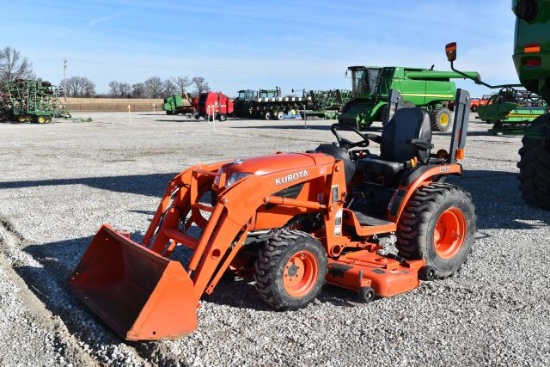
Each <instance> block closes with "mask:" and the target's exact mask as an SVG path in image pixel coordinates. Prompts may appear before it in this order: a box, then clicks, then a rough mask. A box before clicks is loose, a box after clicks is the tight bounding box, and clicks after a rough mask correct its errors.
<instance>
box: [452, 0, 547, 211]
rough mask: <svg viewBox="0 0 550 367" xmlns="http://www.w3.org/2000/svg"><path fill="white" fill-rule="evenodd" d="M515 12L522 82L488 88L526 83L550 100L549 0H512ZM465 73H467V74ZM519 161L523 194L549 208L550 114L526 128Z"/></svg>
mask: <svg viewBox="0 0 550 367" xmlns="http://www.w3.org/2000/svg"><path fill="white" fill-rule="evenodd" d="M512 11H513V12H514V14H515V15H516V22H515V25H514V30H515V34H514V54H513V56H512V59H513V60H514V65H515V67H516V72H517V75H518V77H519V81H520V83H521V84H505V85H495V86H493V85H489V84H487V83H484V82H482V81H481V80H474V81H475V82H476V83H478V84H482V85H484V86H486V87H489V88H500V89H501V90H502V88H505V89H506V88H514V87H517V86H520V85H521V86H523V87H524V88H525V89H527V90H528V91H529V92H532V93H536V94H537V95H539V96H540V97H541V98H542V100H543V101H544V102H545V103H546V105H548V104H550V0H512ZM445 52H446V54H447V58H448V60H449V61H450V63H451V69H452V70H454V71H456V72H459V73H461V74H464V73H462V72H460V71H458V70H456V69H455V68H454V66H453V63H454V61H455V60H456V56H457V45H456V42H452V43H449V44H447V45H446V46H445ZM464 75H465V74H464ZM522 144H523V146H522V147H521V148H520V149H519V152H518V153H519V155H520V161H519V162H518V168H519V180H520V190H521V196H522V198H523V199H524V200H525V202H526V203H527V204H529V205H531V206H533V207H536V208H541V209H545V210H550V114H549V113H543V114H542V115H540V116H538V117H537V118H535V119H534V120H533V121H532V122H531V123H530V124H529V126H528V127H527V128H526V129H525V133H524V136H523V139H522Z"/></svg>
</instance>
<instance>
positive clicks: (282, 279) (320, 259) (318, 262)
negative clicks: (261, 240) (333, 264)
mask: <svg viewBox="0 0 550 367" xmlns="http://www.w3.org/2000/svg"><path fill="white" fill-rule="evenodd" d="M326 274H327V258H326V255H325V251H324V250H323V248H322V247H321V244H320V243H319V241H317V240H316V239H314V238H313V237H311V236H310V235H308V234H307V233H305V232H301V231H294V230H281V231H279V232H277V233H276V234H275V235H274V236H273V237H271V238H270V239H269V240H268V241H267V242H266V244H265V245H264V247H263V248H262V250H261V251H260V253H259V255H258V259H257V260H256V264H255V265H254V279H255V280H256V289H257V290H258V294H259V295H260V297H261V298H262V299H263V300H264V301H265V302H267V303H268V304H270V305H271V306H273V307H274V308H275V309H277V310H296V309H299V308H302V307H305V306H306V305H307V304H308V303H309V302H311V301H312V300H313V299H315V297H317V295H318V294H319V292H321V288H322V287H323V284H324V283H325V276H326Z"/></svg>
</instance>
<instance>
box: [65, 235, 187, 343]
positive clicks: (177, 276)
mask: <svg viewBox="0 0 550 367" xmlns="http://www.w3.org/2000/svg"><path fill="white" fill-rule="evenodd" d="M69 285H70V287H71V288H72V289H73V290H74V292H75V293H76V294H77V295H78V297H79V298H80V299H81V300H82V302H84V303H85V304H86V305H87V306H88V307H90V308H91V309H92V310H93V311H94V312H95V313H96V314H97V315H98V316H99V317H100V318H101V319H102V320H103V321H104V322H105V323H106V324H108V325H109V326H110V327H111V328H112V329H114V330H115V331H116V332H117V333H118V334H119V335H120V336H122V337H124V338H125V339H127V340H157V339H175V338H178V337H181V336H183V335H186V334H189V333H191V332H193V331H194V330H195V329H196V328H197V305H198V299H194V298H195V296H194V295H193V293H194V292H193V282H192V280H191V278H190V277H189V275H188V274H187V272H186V271H185V269H184V267H183V266H182V265H181V263H179V262H178V261H173V260H170V259H167V258H164V257H162V256H160V255H158V254H157V253H155V252H153V251H151V250H149V249H148V248H146V247H144V246H142V245H140V244H138V243H136V242H134V241H132V240H130V239H129V237H127V236H125V235H124V234H121V233H119V232H116V231H115V230H114V229H113V228H112V227H110V226H108V225H103V226H102V227H101V228H100V229H99V231H98V232H97V234H96V236H95V237H94V239H93V240H92V243H91V244H90V246H89V247H88V249H87V250H86V252H85V253H84V255H83V256H82V259H81V260H80V263H79V264H78V266H77V267H76V269H75V271H74V272H73V274H72V275H71V277H70V278H69Z"/></svg>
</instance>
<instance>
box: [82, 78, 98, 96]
mask: <svg viewBox="0 0 550 367" xmlns="http://www.w3.org/2000/svg"><path fill="white" fill-rule="evenodd" d="M82 79H83V84H84V88H83V91H82V92H83V95H84V97H94V96H95V95H96V92H95V83H93V82H92V81H91V80H89V79H88V78H82Z"/></svg>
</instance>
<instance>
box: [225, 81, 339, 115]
mask: <svg viewBox="0 0 550 367" xmlns="http://www.w3.org/2000/svg"><path fill="white" fill-rule="evenodd" d="M295 92H301V93H302V96H294V95H290V96H285V97H283V96H282V93H281V89H280V88H278V87H276V88H275V89H260V90H258V91H256V90H252V89H243V90H240V91H239V92H238V96H237V98H236V99H235V101H234V102H235V115H236V116H237V117H242V118H258V119H265V120H271V119H274V120H281V119H284V118H289V117H298V116H299V117H302V118H305V117H306V116H315V117H320V118H327V119H333V118H335V117H336V116H337V115H338V114H339V113H340V111H341V109H342V107H343V105H344V104H345V103H346V102H347V101H348V100H349V91H347V90H340V89H333V90H310V91H306V90H305V89H302V90H300V91H295V90H292V93H293V94H294V93H295Z"/></svg>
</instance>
